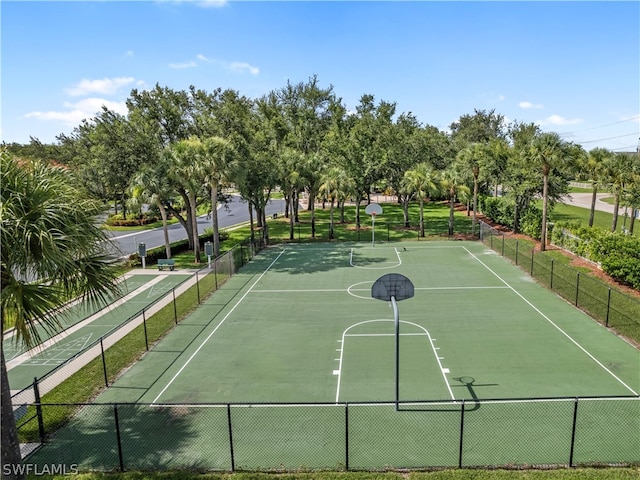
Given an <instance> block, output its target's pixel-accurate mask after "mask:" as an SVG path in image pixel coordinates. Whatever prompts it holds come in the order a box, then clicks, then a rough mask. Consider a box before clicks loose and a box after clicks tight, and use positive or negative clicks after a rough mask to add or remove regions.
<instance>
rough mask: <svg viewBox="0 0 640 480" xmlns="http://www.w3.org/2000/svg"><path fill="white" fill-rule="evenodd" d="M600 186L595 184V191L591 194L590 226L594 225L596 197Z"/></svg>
mask: <svg viewBox="0 0 640 480" xmlns="http://www.w3.org/2000/svg"><path fill="white" fill-rule="evenodd" d="M597 193H598V187H597V186H596V185H594V186H593V193H592V194H591V211H590V212H589V226H590V227H593V219H594V217H595V214H596V199H597V196H596V195H597Z"/></svg>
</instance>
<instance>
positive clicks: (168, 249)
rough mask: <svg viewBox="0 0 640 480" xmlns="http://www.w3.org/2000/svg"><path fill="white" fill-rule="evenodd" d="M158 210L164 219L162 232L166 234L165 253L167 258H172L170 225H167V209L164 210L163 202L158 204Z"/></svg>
mask: <svg viewBox="0 0 640 480" xmlns="http://www.w3.org/2000/svg"><path fill="white" fill-rule="evenodd" d="M158 210H160V216H161V217H162V231H163V233H164V251H165V254H166V255H167V258H171V242H170V241H169V225H168V224H167V221H168V220H167V219H168V216H167V209H166V208H164V205H163V204H162V202H158Z"/></svg>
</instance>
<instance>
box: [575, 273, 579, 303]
mask: <svg viewBox="0 0 640 480" xmlns="http://www.w3.org/2000/svg"><path fill="white" fill-rule="evenodd" d="M579 291H580V272H578V273H576V307H577V306H578V292H579Z"/></svg>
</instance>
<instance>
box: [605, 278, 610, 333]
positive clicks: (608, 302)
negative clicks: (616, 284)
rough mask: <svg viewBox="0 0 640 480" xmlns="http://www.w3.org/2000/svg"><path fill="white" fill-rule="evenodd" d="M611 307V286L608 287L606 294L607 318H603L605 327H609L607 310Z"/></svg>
mask: <svg viewBox="0 0 640 480" xmlns="http://www.w3.org/2000/svg"><path fill="white" fill-rule="evenodd" d="M610 309H611V287H609V293H608V294H607V318H606V320H605V324H604V325H605V327H609V310H610Z"/></svg>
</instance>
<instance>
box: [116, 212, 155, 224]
mask: <svg viewBox="0 0 640 480" xmlns="http://www.w3.org/2000/svg"><path fill="white" fill-rule="evenodd" d="M157 221H158V217H156V216H154V215H150V214H148V213H144V214H142V216H140V215H137V214H135V215H133V214H131V215H127V217H126V218H124V217H123V216H122V214H121V213H117V214H113V215H109V217H108V218H107V220H106V222H105V223H106V224H107V225H109V226H110V227H136V226H140V225H147V224H149V223H155V222H157Z"/></svg>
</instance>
